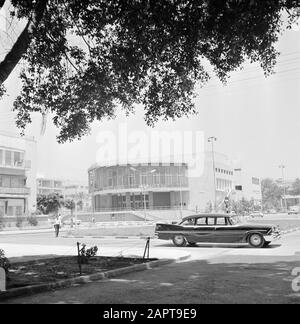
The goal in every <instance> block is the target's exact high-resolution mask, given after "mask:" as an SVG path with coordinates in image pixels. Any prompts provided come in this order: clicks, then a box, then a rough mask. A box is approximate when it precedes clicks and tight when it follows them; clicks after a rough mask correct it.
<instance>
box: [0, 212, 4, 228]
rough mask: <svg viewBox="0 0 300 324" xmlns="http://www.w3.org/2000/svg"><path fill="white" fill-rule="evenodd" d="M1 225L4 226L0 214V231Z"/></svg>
mask: <svg viewBox="0 0 300 324" xmlns="http://www.w3.org/2000/svg"><path fill="white" fill-rule="evenodd" d="M3 227H4V220H3V217H1V216H0V231H1V230H2V228H3Z"/></svg>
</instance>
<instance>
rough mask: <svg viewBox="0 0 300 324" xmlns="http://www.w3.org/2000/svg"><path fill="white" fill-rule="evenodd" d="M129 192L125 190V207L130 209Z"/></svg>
mask: <svg viewBox="0 0 300 324" xmlns="http://www.w3.org/2000/svg"><path fill="white" fill-rule="evenodd" d="M130 198H131V197H130V193H129V192H126V208H127V209H131V199H130Z"/></svg>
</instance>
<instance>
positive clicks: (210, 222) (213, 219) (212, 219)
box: [207, 217, 216, 226]
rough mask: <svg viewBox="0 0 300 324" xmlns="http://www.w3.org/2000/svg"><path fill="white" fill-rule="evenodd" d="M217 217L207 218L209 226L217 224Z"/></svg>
mask: <svg viewBox="0 0 300 324" xmlns="http://www.w3.org/2000/svg"><path fill="white" fill-rule="evenodd" d="M215 221H216V218H215V217H208V218H207V225H208V226H214V225H215Z"/></svg>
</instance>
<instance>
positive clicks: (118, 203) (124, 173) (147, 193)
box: [89, 163, 189, 212]
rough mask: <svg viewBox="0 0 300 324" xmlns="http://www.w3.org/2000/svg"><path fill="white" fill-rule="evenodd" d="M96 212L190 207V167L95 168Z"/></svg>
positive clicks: (91, 176)
mask: <svg viewBox="0 0 300 324" xmlns="http://www.w3.org/2000/svg"><path fill="white" fill-rule="evenodd" d="M89 188H90V193H91V195H92V197H93V208H94V211H96V212H97V211H102V210H108V209H109V210H135V209H136V210H138V209H144V208H147V209H164V208H165V209H170V208H177V207H178V208H180V207H181V206H188V204H189V180H188V166H187V164H176V163H170V164H164V163H157V164H154V163H148V164H127V165H115V166H107V167H101V166H94V167H92V168H91V169H90V170H89Z"/></svg>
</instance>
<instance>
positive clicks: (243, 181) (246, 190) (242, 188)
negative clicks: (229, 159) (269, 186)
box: [232, 168, 262, 205]
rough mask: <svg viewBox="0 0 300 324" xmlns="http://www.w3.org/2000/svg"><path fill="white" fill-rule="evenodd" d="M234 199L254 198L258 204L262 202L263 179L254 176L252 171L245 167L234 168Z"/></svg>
mask: <svg viewBox="0 0 300 324" xmlns="http://www.w3.org/2000/svg"><path fill="white" fill-rule="evenodd" d="M232 197H233V199H234V200H241V199H243V198H244V199H246V200H253V201H254V203H255V204H256V205H261V204H262V188H261V179H260V178H259V177H257V176H253V174H252V173H250V172H249V171H247V170H246V169H244V168H235V170H234V191H233V193H232Z"/></svg>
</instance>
